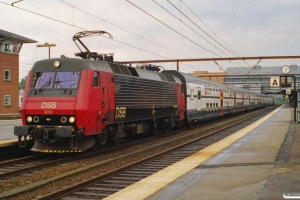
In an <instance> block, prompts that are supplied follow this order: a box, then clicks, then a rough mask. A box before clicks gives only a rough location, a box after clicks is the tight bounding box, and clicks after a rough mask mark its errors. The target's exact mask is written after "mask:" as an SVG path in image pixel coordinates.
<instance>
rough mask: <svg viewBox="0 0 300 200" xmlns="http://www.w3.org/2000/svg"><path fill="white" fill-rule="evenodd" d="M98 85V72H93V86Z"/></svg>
mask: <svg viewBox="0 0 300 200" xmlns="http://www.w3.org/2000/svg"><path fill="white" fill-rule="evenodd" d="M98 86H99V72H94V78H93V87H98Z"/></svg>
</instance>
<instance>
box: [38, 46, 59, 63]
mask: <svg viewBox="0 0 300 200" xmlns="http://www.w3.org/2000/svg"><path fill="white" fill-rule="evenodd" d="M36 46H37V47H49V59H50V47H55V46H56V44H49V43H47V42H46V43H45V44H38V45H36Z"/></svg>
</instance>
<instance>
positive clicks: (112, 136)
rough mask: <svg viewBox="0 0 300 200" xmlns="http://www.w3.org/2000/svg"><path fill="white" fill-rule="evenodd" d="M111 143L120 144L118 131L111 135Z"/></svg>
mask: <svg viewBox="0 0 300 200" xmlns="http://www.w3.org/2000/svg"><path fill="white" fill-rule="evenodd" d="M109 143H111V144H114V145H118V144H120V141H119V138H118V137H117V134H116V133H113V134H112V135H110V136H109Z"/></svg>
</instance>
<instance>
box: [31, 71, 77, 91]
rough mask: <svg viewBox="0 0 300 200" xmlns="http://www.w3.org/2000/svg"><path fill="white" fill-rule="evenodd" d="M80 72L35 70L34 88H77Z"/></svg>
mask: <svg viewBox="0 0 300 200" xmlns="http://www.w3.org/2000/svg"><path fill="white" fill-rule="evenodd" d="M79 76H80V72H78V71H70V72H57V73H55V72H35V73H34V75H33V80H32V88H33V89H38V90H43V89H51V88H55V89H72V88H73V89H76V88H77V87H78V83H79Z"/></svg>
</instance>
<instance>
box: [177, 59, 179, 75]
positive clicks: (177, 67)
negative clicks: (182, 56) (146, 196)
mask: <svg viewBox="0 0 300 200" xmlns="http://www.w3.org/2000/svg"><path fill="white" fill-rule="evenodd" d="M177 71H178V72H179V62H178V61H177Z"/></svg>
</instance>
